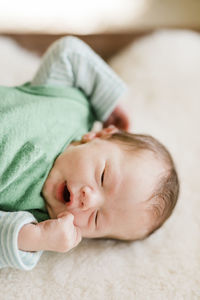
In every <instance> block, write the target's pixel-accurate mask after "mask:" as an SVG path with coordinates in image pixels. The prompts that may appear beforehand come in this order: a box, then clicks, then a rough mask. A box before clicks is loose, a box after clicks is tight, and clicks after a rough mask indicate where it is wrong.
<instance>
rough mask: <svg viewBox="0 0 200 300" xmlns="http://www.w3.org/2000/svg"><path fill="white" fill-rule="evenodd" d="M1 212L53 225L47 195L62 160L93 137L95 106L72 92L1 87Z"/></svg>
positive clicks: (27, 85)
mask: <svg viewBox="0 0 200 300" xmlns="http://www.w3.org/2000/svg"><path fill="white" fill-rule="evenodd" d="M0 99H1V100H0V109H1V111H0V119H1V133H0V161H1V164H0V174H1V176H0V188H1V194H0V210H3V211H20V210H25V211H29V212H31V213H32V214H33V215H34V217H35V218H36V219H37V221H39V222H40V221H43V220H46V219H49V215H48V213H47V210H46V208H45V202H44V199H43V198H42V195H41V190H42V187H43V184H44V182H45V180H46V178H47V176H48V173H49V171H50V169H51V168H52V165H53V162H54V160H55V159H56V157H57V156H58V155H59V154H60V153H61V152H62V151H63V150H64V149H65V147H66V146H67V145H68V144H69V143H70V142H71V141H72V140H78V139H80V138H81V136H82V135H83V134H84V133H86V132H88V131H89V130H90V129H91V127H92V125H93V122H94V120H95V116H94V113H93V112H92V107H91V104H90V102H89V101H88V100H87V98H86V97H85V95H84V94H83V93H82V92H81V91H80V90H78V89H75V88H72V87H63V88H61V87H47V86H46V87H45V86H43V87H41V86H30V83H26V84H25V85H24V86H20V87H13V88H10V87H0Z"/></svg>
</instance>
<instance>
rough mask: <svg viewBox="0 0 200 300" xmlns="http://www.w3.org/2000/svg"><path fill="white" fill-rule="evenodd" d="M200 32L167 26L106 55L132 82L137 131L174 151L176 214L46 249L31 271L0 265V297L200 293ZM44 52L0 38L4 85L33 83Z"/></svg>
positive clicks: (129, 104) (130, 107)
mask: <svg viewBox="0 0 200 300" xmlns="http://www.w3.org/2000/svg"><path fill="white" fill-rule="evenodd" d="M199 53H200V34H198V33H195V32H192V31H186V30H163V31H157V32H154V33H152V34H149V35H147V36H144V37H141V38H139V39H137V40H136V41H134V42H133V43H131V44H130V45H129V46H128V47H127V48H125V49H124V50H122V51H121V52H119V53H118V54H116V55H115V56H114V57H112V58H111V59H110V60H109V63H110V64H111V66H112V67H113V68H114V69H115V70H116V72H117V73H118V74H119V75H120V76H121V77H122V78H123V79H124V80H125V81H126V82H127V84H128V85H129V93H128V95H127V97H126V98H125V99H124V106H125V108H126V109H127V111H128V112H129V113H130V116H131V120H132V131H135V132H138V133H148V134H151V135H154V136H155V137H156V138H158V139H159V140H160V141H161V142H163V143H164V144H165V145H166V146H167V147H168V148H169V150H170V151H171V153H172V155H173V157H174V160H175V163H176V165H177V169H178V172H179V176H180V181H181V193H180V198H179V201H178V204H177V206H176V209H175V211H174V213H173V215H172V216H171V217H170V219H169V220H168V221H167V222H166V223H165V224H164V226H163V227H162V228H161V229H159V230H158V231H157V232H155V233H154V234H153V235H152V236H151V237H149V238H148V239H146V240H144V241H138V242H132V243H126V242H119V241H114V240H83V241H82V242H81V244H80V245H79V246H78V247H76V248H75V249H73V250H71V251H70V252H69V253H67V254H59V253H53V252H45V253H43V255H42V257H41V260H40V261H39V263H38V265H37V266H36V268H35V269H33V270H32V271H29V272H25V271H19V270H14V269H10V268H7V269H2V270H0V291H1V293H0V300H4V299H6V300H7V299H9V300H12V299H13V300H14V299H43V300H46V299H60V300H62V299H63V300H64V299H69V300H71V299H72V300H77V299H82V300H84V299H92V300H95V299H99V300H100V299H101V300H102V299H108V300H118V299H120V300H121V299H122V300H123V299H126V300H129V299H130V300H132V299H136V300H143V299H144V300H147V299H154V300H162V299H165V300H166V299H199V298H200V288H199V287H200V267H199V265H200V201H199V194H200V185H199V170H200V159H199V153H200V137H199V128H200V120H199V111H200V102H199V97H200V85H199V78H200V54H199ZM39 62H40V57H39V56H37V55H36V54H34V53H31V52H28V51H27V50H25V49H22V48H21V47H19V45H17V44H16V43H15V41H13V40H10V39H8V38H5V37H0V66H1V69H0V84H1V85H17V84H21V83H23V82H24V81H27V80H30V79H31V77H32V76H33V74H34V72H35V71H36V69H37V67H38V65H39Z"/></svg>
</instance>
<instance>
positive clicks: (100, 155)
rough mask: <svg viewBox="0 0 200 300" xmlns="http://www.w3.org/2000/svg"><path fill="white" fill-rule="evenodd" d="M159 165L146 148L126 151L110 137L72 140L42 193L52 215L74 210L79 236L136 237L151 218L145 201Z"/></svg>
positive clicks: (57, 160)
mask: <svg viewBox="0 0 200 300" xmlns="http://www.w3.org/2000/svg"><path fill="white" fill-rule="evenodd" d="M161 169H162V166H161V164H160V163H159V162H158V161H157V160H156V159H155V158H154V157H153V154H151V153H150V152H148V151H145V152H143V153H140V154H131V153H130V154H127V153H125V152H124V151H123V150H122V148H121V146H119V145H118V144H116V143H114V142H111V141H109V140H107V139H101V138H94V139H93V140H92V141H90V142H88V143H84V144H83V143H79V142H76V143H72V144H71V145H69V146H68V147H67V148H66V149H65V151H64V152H63V153H62V154H61V155H60V156H58V158H57V159H56V161H55V163H54V165H53V167H52V169H51V171H50V173H49V175H48V178H47V180H46V182H45V184H44V186H43V190H42V194H43V196H44V198H45V200H46V205H47V210H48V212H49V215H50V217H51V218H56V217H57V215H58V214H59V213H61V212H63V211H68V212H70V213H72V214H73V215H74V224H75V225H76V226H78V227H79V228H80V229H81V233H82V236H83V237H87V238H99V237H110V238H118V239H138V238H140V237H141V236H142V235H143V234H145V233H146V232H147V231H148V227H149V225H150V223H151V222H152V220H151V219H150V217H149V214H148V212H147V210H146V209H145V205H146V203H145V201H146V200H147V199H148V198H149V197H150V196H151V193H152V191H153V190H154V187H155V184H156V182H157V176H158V175H159V174H160V171H161ZM65 183H66V185H67V188H68V191H69V193H70V194H69V193H68V194H67V197H66V199H67V200H68V201H69V200H70V201H69V202H66V199H64V197H63V187H64V185H65Z"/></svg>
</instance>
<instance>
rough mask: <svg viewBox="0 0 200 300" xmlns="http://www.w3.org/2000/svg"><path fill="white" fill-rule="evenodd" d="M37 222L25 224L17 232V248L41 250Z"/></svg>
mask: <svg viewBox="0 0 200 300" xmlns="http://www.w3.org/2000/svg"><path fill="white" fill-rule="evenodd" d="M38 224H39V223H37V224H32V223H29V224H26V225H24V226H23V227H22V228H21V230H20V231H19V234H18V249H19V250H23V251H30V252H32V251H33V252H35V251H41V250H43V249H42V248H43V245H42V234H41V230H40V227H39V226H38Z"/></svg>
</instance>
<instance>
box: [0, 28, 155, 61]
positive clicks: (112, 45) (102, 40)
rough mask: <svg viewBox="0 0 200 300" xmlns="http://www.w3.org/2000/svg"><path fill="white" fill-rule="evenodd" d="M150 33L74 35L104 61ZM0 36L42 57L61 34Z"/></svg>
mask: <svg viewBox="0 0 200 300" xmlns="http://www.w3.org/2000/svg"><path fill="white" fill-rule="evenodd" d="M148 33H150V31H148V32H147V31H145V32H142V31H141V32H135V33H123V34H122V33H121V34H120V33H119V34H118V33H116V34H112V33H111V34H94V35H74V36H77V37H79V38H80V39H82V40H83V41H84V42H86V43H87V44H88V45H90V46H91V47H92V48H93V49H94V51H96V52H97V53H98V54H99V55H100V56H101V57H102V58H103V59H105V60H106V61H107V60H108V59H109V58H110V57H111V56H112V55H114V54H115V53H117V52H118V51H119V50H121V49H122V48H123V47H125V46H127V45H128V44H130V43H131V42H132V41H134V40H136V39H137V38H139V37H142V36H143V35H145V34H148ZM2 36H5V37H9V38H12V39H14V40H15V41H16V42H17V43H18V44H19V45H20V46H22V47H24V48H25V49H28V50H30V51H33V52H35V53H37V54H38V55H40V56H41V55H42V54H43V53H44V52H45V50H46V49H47V48H48V46H49V45H50V44H51V43H52V42H54V41H55V40H56V39H59V38H61V37H63V36H66V35H63V34H56V35H51V34H2Z"/></svg>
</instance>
